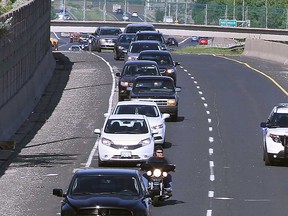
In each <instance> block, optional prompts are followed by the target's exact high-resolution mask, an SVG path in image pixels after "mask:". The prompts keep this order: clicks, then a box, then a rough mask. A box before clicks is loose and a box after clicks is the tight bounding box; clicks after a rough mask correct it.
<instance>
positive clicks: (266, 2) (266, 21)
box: [265, 0, 268, 29]
mask: <svg viewBox="0 0 288 216" xmlns="http://www.w3.org/2000/svg"><path fill="white" fill-rule="evenodd" d="M265 28H266V29H267V28H268V0H265Z"/></svg>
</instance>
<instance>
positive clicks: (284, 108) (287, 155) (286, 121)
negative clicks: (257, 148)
mask: <svg viewBox="0 0 288 216" xmlns="http://www.w3.org/2000/svg"><path fill="white" fill-rule="evenodd" d="M260 127H262V129H263V144H264V145H263V160H264V161H265V165H268V166H269V165H274V164H275V162H276V161H281V160H286V161H287V159H288V103H280V104H278V105H277V106H275V107H274V108H273V110H272V112H271V113H270V115H269V117H268V120H267V121H266V122H261V124H260Z"/></svg>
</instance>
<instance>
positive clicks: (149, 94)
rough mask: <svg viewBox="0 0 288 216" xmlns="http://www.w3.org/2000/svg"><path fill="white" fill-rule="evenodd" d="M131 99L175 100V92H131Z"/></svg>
mask: <svg viewBox="0 0 288 216" xmlns="http://www.w3.org/2000/svg"><path fill="white" fill-rule="evenodd" d="M131 98H163V99H175V98H176V92H140V93H135V92H131Z"/></svg>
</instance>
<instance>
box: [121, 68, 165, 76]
mask: <svg viewBox="0 0 288 216" xmlns="http://www.w3.org/2000/svg"><path fill="white" fill-rule="evenodd" d="M159 74H160V72H159V71H158V68H157V66H156V65H126V66H125V67H124V70H123V72H122V75H123V76H140V75H159Z"/></svg>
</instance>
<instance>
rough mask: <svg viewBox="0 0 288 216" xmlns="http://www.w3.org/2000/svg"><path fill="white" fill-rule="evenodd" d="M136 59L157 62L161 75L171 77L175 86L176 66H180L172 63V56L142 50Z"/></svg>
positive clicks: (165, 53) (163, 52)
mask: <svg viewBox="0 0 288 216" xmlns="http://www.w3.org/2000/svg"><path fill="white" fill-rule="evenodd" d="M138 59H139V60H150V61H155V62H157V64H158V67H159V69H160V73H161V75H163V76H170V77H172V78H173V79H174V82H175V84H176V79H177V69H176V66H177V65H180V63H179V62H174V61H173V59H172V55H171V53H170V52H169V51H164V50H144V51H141V52H140V54H139V56H138Z"/></svg>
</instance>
